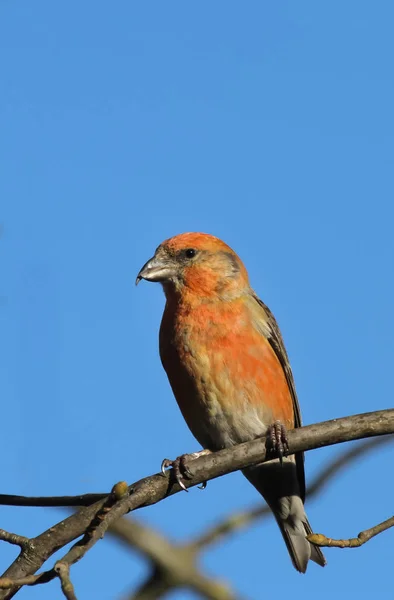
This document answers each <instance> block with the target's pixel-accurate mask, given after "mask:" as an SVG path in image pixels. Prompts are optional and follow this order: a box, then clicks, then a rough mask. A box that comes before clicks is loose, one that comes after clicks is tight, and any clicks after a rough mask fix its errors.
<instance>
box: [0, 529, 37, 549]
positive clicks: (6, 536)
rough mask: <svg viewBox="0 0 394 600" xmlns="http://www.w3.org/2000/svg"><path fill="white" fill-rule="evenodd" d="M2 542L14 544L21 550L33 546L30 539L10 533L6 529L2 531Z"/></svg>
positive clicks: (0, 537)
mask: <svg viewBox="0 0 394 600" xmlns="http://www.w3.org/2000/svg"><path fill="white" fill-rule="evenodd" d="M0 540H1V541H3V542H8V543H9V544H13V545H14V546H19V547H20V548H29V547H30V545H31V542H30V540H29V538H27V537H24V536H23V535H18V534H17V533H10V532H9V531H6V530H5V529H0Z"/></svg>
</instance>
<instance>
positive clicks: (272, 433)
mask: <svg viewBox="0 0 394 600" xmlns="http://www.w3.org/2000/svg"><path fill="white" fill-rule="evenodd" d="M267 437H268V440H269V442H270V447H271V450H272V451H273V452H275V454H276V455H277V456H278V458H279V461H280V464H282V462H283V455H284V454H285V452H288V451H289V444H288V440H287V430H286V427H285V426H284V425H283V424H282V423H281V422H280V421H275V423H273V424H272V425H271V426H270V427H268V431H267Z"/></svg>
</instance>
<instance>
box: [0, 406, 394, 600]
mask: <svg viewBox="0 0 394 600" xmlns="http://www.w3.org/2000/svg"><path fill="white" fill-rule="evenodd" d="M393 432H394V409H389V410H384V411H377V412H374V413H365V414H362V415H356V416H352V417H345V418H342V419H335V420H333V421H326V422H323V423H318V424H316V425H309V426H307V427H303V428H300V429H295V430H292V431H289V433H288V439H289V454H293V453H295V452H302V451H307V450H312V449H314V448H320V447H323V446H329V445H332V444H337V443H341V442H345V441H351V440H356V439H361V438H366V437H373V436H377V435H384V434H389V433H393ZM271 457H272V455H271V454H270V452H269V450H267V449H266V440H265V438H260V439H258V440H254V441H252V442H248V443H245V444H240V445H238V446H235V447H234V448H230V449H226V450H221V451H220V452H216V453H212V454H210V455H208V456H203V457H201V458H198V459H196V460H195V461H193V474H192V477H191V479H190V481H188V482H187V483H186V485H187V487H192V486H194V485H197V484H200V483H202V482H204V481H207V480H209V479H213V478H216V477H220V476H221V475H224V474H226V473H230V472H233V471H236V470H238V469H243V468H245V467H247V466H250V465H253V464H256V463H260V462H264V461H265V460H269V459H270V458H271ZM179 491H180V487H179V485H178V484H177V483H176V482H174V480H173V477H172V473H171V472H170V476H169V477H168V476H165V477H163V476H162V475H161V474H156V475H152V476H151V477H146V478H144V479H141V480H140V481H137V482H136V483H135V484H133V485H131V486H130V487H129V489H128V493H127V494H126V495H125V496H124V497H122V498H121V499H120V500H117V501H116V503H115V504H114V505H113V506H112V508H111V510H110V511H109V512H108V514H107V515H106V517H105V519H104V520H103V521H102V522H101V523H100V524H99V525H98V527H97V528H96V530H95V531H96V532H97V535H92V536H91V537H90V539H89V540H86V539H85V538H84V539H83V540H82V544H81V545H82V546H83V545H85V546H86V547H87V549H89V548H90V547H91V546H92V545H93V544H94V543H96V541H97V540H98V539H99V537H101V536H102V535H104V533H105V531H106V530H107V529H108V527H109V526H110V525H111V524H112V523H114V522H115V520H117V519H119V518H120V517H121V516H122V515H124V514H126V513H127V512H129V511H131V510H136V509H137V508H142V507H145V506H149V505H151V504H155V503H156V502H159V501H160V500H163V499H164V498H166V497H168V496H170V495H172V494H174V493H177V492H179ZM105 502H106V501H105V500H104V501H103V500H101V501H99V502H96V503H95V504H93V505H92V506H89V507H85V508H83V509H81V510H80V511H78V512H77V513H76V514H73V515H72V516H70V517H68V518H67V519H65V520H64V521H62V522H61V523H59V524H58V525H55V526H54V527H51V528H50V529H49V530H47V531H46V532H44V533H42V534H41V535H39V536H37V537H36V538H34V540H31V541H32V542H33V544H34V551H32V550H31V549H28V550H27V551H26V550H25V549H23V550H22V552H21V554H20V556H19V557H18V558H17V559H16V561H14V562H13V564H12V565H11V566H10V567H9V568H8V569H7V571H6V572H5V574H4V576H5V577H8V578H10V579H12V580H18V579H21V578H23V577H26V576H28V575H32V574H33V573H34V572H35V571H37V570H38V569H39V568H40V567H41V566H42V565H43V564H44V562H45V561H46V560H47V559H48V558H49V557H50V556H51V555H52V554H53V553H54V552H55V551H57V550H59V548H62V547H63V546H64V545H66V544H68V543H69V542H71V541H73V540H74V539H76V538H78V537H80V536H81V535H83V534H84V533H85V531H86V530H87V528H89V527H91V523H92V521H93V520H94V519H95V517H96V516H97V514H98V513H99V512H100V511H102V509H103V507H104V506H105ZM70 553H72V559H74V557H75V556H77V555H78V557H80V556H79V550H78V551H77V550H75V551H74V549H73V548H72V549H71V550H70ZM66 556H68V555H66ZM69 558H70V556H68V560H67V562H68V564H70V563H69ZM77 560H78V558H77ZM16 591H17V588H16V589H15V588H13V589H12V590H3V591H1V592H0V600H1V599H4V598H11V597H12V596H13V595H14V594H15V593H16Z"/></svg>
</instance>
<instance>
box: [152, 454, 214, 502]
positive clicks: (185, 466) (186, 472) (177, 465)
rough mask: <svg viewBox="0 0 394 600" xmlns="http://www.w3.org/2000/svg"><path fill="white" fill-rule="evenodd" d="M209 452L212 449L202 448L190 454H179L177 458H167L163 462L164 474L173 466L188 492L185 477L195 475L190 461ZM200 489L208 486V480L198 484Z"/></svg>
mask: <svg viewBox="0 0 394 600" xmlns="http://www.w3.org/2000/svg"><path fill="white" fill-rule="evenodd" d="M207 454H211V451H210V450H200V451H199V452H192V453H190V454H182V456H178V458H176V459H175V460H170V459H169V458H165V459H164V460H163V462H162V463H161V472H162V473H163V475H165V474H166V469H169V468H170V467H172V469H173V470H174V477H175V479H176V481H177V483H178V484H179V485H180V487H181V488H182V489H183V490H185V492H188V491H189V490H188V489H187V488H186V486H185V484H184V480H185V479H191V478H192V477H193V471H192V470H191V469H190V466H189V463H190V461H193V460H195V459H196V458H199V457H200V456H206V455H207ZM198 487H199V488H200V489H202V490H204V489H205V488H206V487H207V482H206V481H203V483H202V484H201V485H199V486H198Z"/></svg>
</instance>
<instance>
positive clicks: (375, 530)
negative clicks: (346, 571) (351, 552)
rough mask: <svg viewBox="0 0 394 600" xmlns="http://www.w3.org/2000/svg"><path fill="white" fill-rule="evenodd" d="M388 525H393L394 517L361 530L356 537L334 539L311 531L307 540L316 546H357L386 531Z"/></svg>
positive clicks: (388, 527)
mask: <svg viewBox="0 0 394 600" xmlns="http://www.w3.org/2000/svg"><path fill="white" fill-rule="evenodd" d="M390 527H394V517H391V518H390V519H387V520H386V521H383V522H382V523H379V524H378V525H375V526H374V527H371V528H370V529H365V530H364V531H361V532H360V533H359V534H358V536H357V537H356V538H349V539H347V540H334V539H333V538H329V537H326V536H325V535H323V534H322V533H311V534H310V535H308V536H307V538H308V540H309V541H310V542H312V544H315V545H316V546H322V547H329V548H359V547H360V546H362V545H363V544H365V543H366V542H369V540H370V539H371V538H373V537H375V535H379V533H382V532H383V531H387V529H390Z"/></svg>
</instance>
